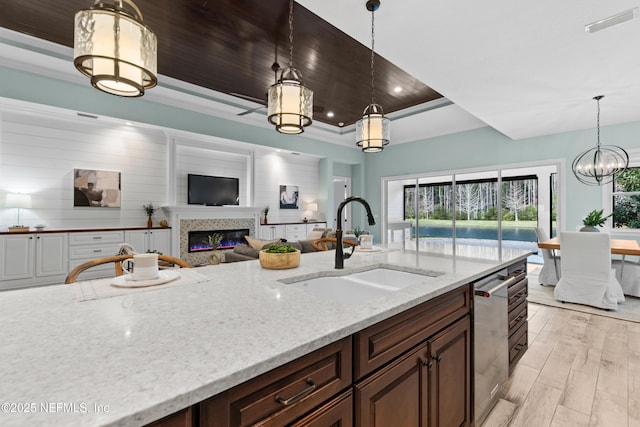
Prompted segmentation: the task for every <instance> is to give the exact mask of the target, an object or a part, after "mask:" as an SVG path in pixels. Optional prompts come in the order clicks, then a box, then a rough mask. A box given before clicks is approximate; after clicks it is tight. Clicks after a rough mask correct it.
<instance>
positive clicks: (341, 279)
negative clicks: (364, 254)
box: [289, 268, 440, 303]
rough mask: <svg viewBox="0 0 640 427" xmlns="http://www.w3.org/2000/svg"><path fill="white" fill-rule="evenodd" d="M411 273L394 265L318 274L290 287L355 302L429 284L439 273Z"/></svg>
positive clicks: (346, 301)
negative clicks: (327, 275)
mask: <svg viewBox="0 0 640 427" xmlns="http://www.w3.org/2000/svg"><path fill="white" fill-rule="evenodd" d="M439 275H440V273H435V272H434V273H433V274H430V275H425V274H418V273H409V272H406V271H399V270H393V269H390V268H375V269H372V270H367V271H362V272H359V273H352V274H348V275H344V276H334V277H316V278H313V279H305V280H300V281H294V282H293V283H291V282H290V285H289V286H292V287H295V288H298V289H302V290H304V291H306V292H309V293H312V294H314V295H317V296H319V297H323V298H330V299H334V300H338V301H341V302H343V303H355V302H362V301H363V300H368V299H370V298H375V297H379V296H383V295H386V294H389V293H390V292H395V291H398V290H400V289H403V288H406V287H408V286H413V285H416V284H418V283H426V282H429V281H430V280H433V278H434V277H437V276H439Z"/></svg>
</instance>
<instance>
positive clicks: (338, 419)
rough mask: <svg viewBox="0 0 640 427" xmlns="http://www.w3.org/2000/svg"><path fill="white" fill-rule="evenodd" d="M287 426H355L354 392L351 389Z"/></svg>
mask: <svg viewBox="0 0 640 427" xmlns="http://www.w3.org/2000/svg"><path fill="white" fill-rule="evenodd" d="M287 427H353V393H352V391H351V390H348V391H347V392H345V393H343V394H341V395H340V396H338V397H336V398H335V399H332V400H331V401H330V402H328V403H326V404H324V405H322V406H321V407H320V408H318V409H316V410H315V411H313V412H311V413H310V414H308V415H307V416H305V417H303V418H302V419H300V420H298V421H296V422H294V423H293V424H289V425H288V426H287Z"/></svg>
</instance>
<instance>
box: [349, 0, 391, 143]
mask: <svg viewBox="0 0 640 427" xmlns="http://www.w3.org/2000/svg"><path fill="white" fill-rule="evenodd" d="M366 7H367V10H368V11H370V12H371V104H369V105H367V106H366V108H365V109H364V112H363V113H362V118H361V119H360V120H358V121H357V122H356V145H357V146H358V147H362V151H364V152H365V153H377V152H380V151H382V150H384V147H385V146H386V145H388V144H389V139H390V135H391V130H390V126H389V119H387V118H386V117H385V116H384V113H383V111H382V106H380V105H379V104H376V102H375V85H374V82H375V74H374V64H373V59H374V52H375V51H374V47H375V44H374V33H375V25H374V24H375V21H374V12H375V11H376V10H378V8H379V7H380V0H368V1H367V3H366Z"/></svg>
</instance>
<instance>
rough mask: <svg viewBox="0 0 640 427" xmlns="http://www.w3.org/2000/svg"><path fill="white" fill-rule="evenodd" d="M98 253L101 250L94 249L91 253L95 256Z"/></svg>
mask: <svg viewBox="0 0 640 427" xmlns="http://www.w3.org/2000/svg"><path fill="white" fill-rule="evenodd" d="M100 252H102V249H94V250H93V253H94V254H97V253H100Z"/></svg>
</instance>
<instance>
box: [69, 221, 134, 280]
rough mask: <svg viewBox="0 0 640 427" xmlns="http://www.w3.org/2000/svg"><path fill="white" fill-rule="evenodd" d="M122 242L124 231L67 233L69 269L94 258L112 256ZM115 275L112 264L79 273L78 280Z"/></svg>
mask: <svg viewBox="0 0 640 427" xmlns="http://www.w3.org/2000/svg"><path fill="white" fill-rule="evenodd" d="M122 243H124V231H122V230H113V231H83V232H78V233H69V271H71V270H73V269H74V268H76V267H77V266H79V265H80V264H84V263H85V262H87V261H91V260H93V259H96V258H104V257H108V256H114V255H116V254H117V253H118V251H119V250H120V246H122ZM113 275H115V268H114V266H113V264H103V265H98V266H96V267H92V268H90V269H88V270H86V271H83V272H82V273H80V276H79V277H78V280H87V279H97V278H100V277H109V276H113Z"/></svg>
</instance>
